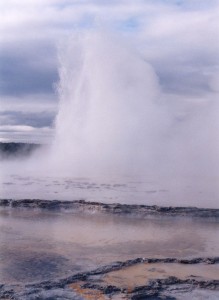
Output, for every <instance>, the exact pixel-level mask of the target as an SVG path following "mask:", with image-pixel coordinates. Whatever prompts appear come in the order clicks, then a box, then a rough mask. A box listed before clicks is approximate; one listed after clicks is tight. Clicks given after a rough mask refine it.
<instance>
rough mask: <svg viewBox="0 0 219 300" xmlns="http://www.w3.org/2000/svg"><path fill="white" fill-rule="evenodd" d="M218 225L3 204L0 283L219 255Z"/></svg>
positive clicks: (0, 239)
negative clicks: (138, 261)
mask: <svg viewBox="0 0 219 300" xmlns="http://www.w3.org/2000/svg"><path fill="white" fill-rule="evenodd" d="M218 229H219V223H218V222H216V221H211V220H208V221H206V220H205V222H204V223H203V222H202V220H196V221H192V220H191V219H185V220H183V219H179V220H176V219H174V221H173V218H162V217H159V218H153V219H146V220H139V219H135V218H132V217H125V216H112V215H101V214H95V213H93V214H88V213H80V214H73V213H71V212H54V211H53V212H49V211H40V210H30V209H15V208H14V209H10V208H3V209H1V211H0V231H1V235H0V282H2V283H4V282H7V283H13V282H34V281H42V280H48V279H50V280H52V279H56V278H60V277H67V276H68V275H71V274H73V273H78V272H80V271H87V270H89V269H92V268H96V267H98V266H100V265H105V264H108V263H111V262H114V261H118V260H120V261H124V260H126V259H131V258H136V257H198V256H201V257H207V256H217V255H218V253H219V243H218V240H219V230H218Z"/></svg>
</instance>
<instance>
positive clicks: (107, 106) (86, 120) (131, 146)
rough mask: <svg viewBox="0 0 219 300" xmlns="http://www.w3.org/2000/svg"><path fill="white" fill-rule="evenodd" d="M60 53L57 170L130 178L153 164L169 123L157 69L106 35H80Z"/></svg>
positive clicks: (55, 149) (56, 143) (92, 33)
mask: <svg viewBox="0 0 219 300" xmlns="http://www.w3.org/2000/svg"><path fill="white" fill-rule="evenodd" d="M60 50H61V51H60V70H59V71H60V84H59V94H60V105H59V112H58V115H57V119H56V137H55V142H54V146H53V147H54V155H55V160H56V164H57V165H58V167H59V168H64V169H65V170H66V169H71V170H72V171H73V173H75V174H77V173H78V172H80V171H81V170H84V171H86V172H89V171H91V172H92V173H93V172H99V171H101V172H104V171H106V172H107V173H109V172H115V171H116V172H119V173H124V172H126V173H129V172H130V170H131V172H135V170H137V171H138V172H139V171H140V169H141V168H142V167H143V168H144V169H145V168H147V167H148V166H149V165H151V164H154V162H155V160H154V156H156V154H157V155H158V152H160V151H157V150H156V149H157V148H158V147H157V143H158V141H159V145H160V144H161V140H162V135H163V127H164V123H166V121H167V118H166V117H165V110H164V107H160V106H161V105H160V103H159V95H160V91H159V84H158V78H157V76H156V74H155V72H154V70H153V68H152V67H151V66H150V65H149V64H148V63H147V62H146V61H145V60H144V58H142V57H141V56H140V55H139V54H137V53H135V51H134V50H133V49H130V47H128V46H127V45H126V43H125V42H121V39H120V41H119V40H118V39H117V38H116V37H112V36H111V35H104V34H103V33H94V32H91V33H86V34H83V35H82V34H81V35H78V36H75V37H74V38H71V39H69V40H68V42H67V43H66V44H65V45H63V47H62V48H61V49H60ZM156 152H157V153H156ZM156 158H157V159H159V157H158V156H157V157H156Z"/></svg>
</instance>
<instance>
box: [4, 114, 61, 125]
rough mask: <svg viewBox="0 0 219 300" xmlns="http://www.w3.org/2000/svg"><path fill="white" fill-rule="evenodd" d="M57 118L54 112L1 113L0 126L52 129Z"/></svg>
mask: <svg viewBox="0 0 219 300" xmlns="http://www.w3.org/2000/svg"><path fill="white" fill-rule="evenodd" d="M54 117H55V113H54V112H40V113H30V112H26V113H25V112H22V111H4V112H0V124H1V126H4V125H12V126H16V125H26V126H32V127H37V128H42V127H51V126H52V124H53V120H54Z"/></svg>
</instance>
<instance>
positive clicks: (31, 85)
mask: <svg viewBox="0 0 219 300" xmlns="http://www.w3.org/2000/svg"><path fill="white" fill-rule="evenodd" d="M29 43H30V42H29V41H25V43H23V44H22V45H21V44H20V45H18V44H16V43H14V44H12V45H10V47H7V46H6V45H4V47H2V49H1V51H0V61H1V64H0V93H1V94H2V95H17V96H20V95H27V94H33V93H36V94H37V93H53V92H54V87H53V84H54V82H56V81H57V80H58V75H57V68H56V64H55V61H56V57H55V51H54V46H51V45H50V44H48V43H47V44H46V43H42V42H41V43H39V42H31V45H30V44H29Z"/></svg>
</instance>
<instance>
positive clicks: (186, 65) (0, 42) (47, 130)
mask: <svg viewBox="0 0 219 300" xmlns="http://www.w3.org/2000/svg"><path fill="white" fill-rule="evenodd" d="M218 20H219V1H218V0H208V1H206V0H172V1H171V0H151V1H150V0H117V1H116V0H115V1H113V0H110V1H106V0H99V1H98V0H96V1H95V0H80V1H79V0H7V1H1V2H0V37H1V38H0V99H1V104H0V138H9V139H10V138H12V139H14V140H30V141H31V140H33V141H37V140H39V141H40V140H42V139H43V137H44V140H45V139H47V137H48V136H50V134H51V132H52V131H51V127H52V124H53V120H54V117H55V114H56V112H57V103H58V96H57V93H56V92H55V86H56V84H57V82H58V59H57V52H58V48H59V46H60V44H61V43H62V42H63V40H65V39H66V38H67V37H68V36H69V35H71V34H74V32H76V31H77V32H81V31H87V30H91V29H94V28H97V27H104V28H107V30H111V31H113V32H114V33H116V34H118V35H123V36H125V37H126V38H127V39H128V40H129V41H130V43H133V44H134V45H135V47H137V48H138V51H139V52H140V53H141V55H142V56H143V57H144V58H145V60H146V61H148V62H149V63H150V64H151V65H152V67H153V68H154V70H155V72H156V74H157V76H158V78H159V82H160V86H161V89H162V91H163V93H164V94H165V95H166V97H168V98H171V97H172V98H174V99H180V98H183V99H185V98H186V97H187V98H189V99H194V101H205V99H210V98H211V99H215V98H217V96H218V91H219V25H218Z"/></svg>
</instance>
